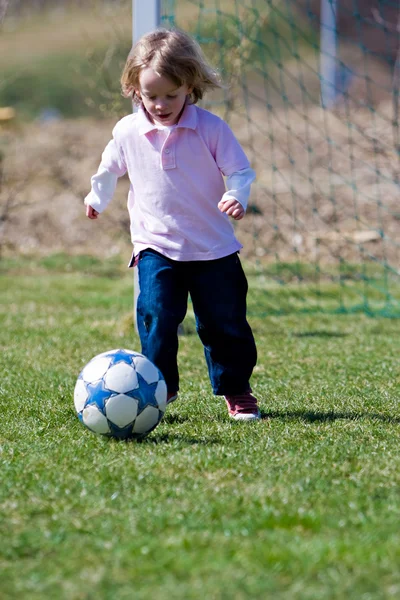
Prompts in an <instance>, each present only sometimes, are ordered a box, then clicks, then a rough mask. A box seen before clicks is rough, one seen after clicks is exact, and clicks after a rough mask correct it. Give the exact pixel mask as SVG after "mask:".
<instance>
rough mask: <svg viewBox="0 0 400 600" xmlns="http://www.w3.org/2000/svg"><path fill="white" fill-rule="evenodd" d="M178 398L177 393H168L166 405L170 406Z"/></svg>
mask: <svg viewBox="0 0 400 600" xmlns="http://www.w3.org/2000/svg"><path fill="white" fill-rule="evenodd" d="M177 397H178V392H168V394H167V404H172V402H175V400H176V399H177Z"/></svg>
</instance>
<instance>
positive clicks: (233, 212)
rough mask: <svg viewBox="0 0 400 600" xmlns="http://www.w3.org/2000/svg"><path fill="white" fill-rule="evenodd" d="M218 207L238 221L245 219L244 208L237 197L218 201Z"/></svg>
mask: <svg viewBox="0 0 400 600" xmlns="http://www.w3.org/2000/svg"><path fill="white" fill-rule="evenodd" d="M218 208H219V210H220V211H221V212H223V213H226V214H227V215H229V216H230V217H232V219H235V220H236V221H240V219H243V217H244V208H243V206H242V205H241V204H240V202H238V201H237V200H235V198H229V199H228V200H221V201H220V202H219V203H218Z"/></svg>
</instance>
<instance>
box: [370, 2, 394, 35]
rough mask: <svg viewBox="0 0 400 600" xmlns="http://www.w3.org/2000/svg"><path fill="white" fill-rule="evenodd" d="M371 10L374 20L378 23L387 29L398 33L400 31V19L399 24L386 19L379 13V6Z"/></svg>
mask: <svg viewBox="0 0 400 600" xmlns="http://www.w3.org/2000/svg"><path fill="white" fill-rule="evenodd" d="M371 12H372V16H373V17H374V21H375V22H376V23H378V25H382V26H383V27H384V28H385V29H386V30H387V31H394V32H396V33H400V19H399V20H398V23H397V25H394V24H393V23H389V22H388V21H385V20H384V19H383V18H382V17H381V15H380V14H379V11H378V9H377V8H373V9H372V10H371Z"/></svg>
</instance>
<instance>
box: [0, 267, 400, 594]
mask: <svg viewBox="0 0 400 600" xmlns="http://www.w3.org/2000/svg"><path fill="white" fill-rule="evenodd" d="M2 265H3V268H2V272H1V277H0V289H1V327H0V344H1V350H2V352H1V359H0V360H1V372H2V378H1V382H0V413H1V416H2V419H1V425H0V465H1V466H0V473H1V482H2V485H1V486H0V539H1V540H2V543H1V546H0V581H1V586H0V598H1V600H6V599H7V600H8V599H14V598H19V599H25V598H26V599H29V600H39V599H40V600H43V599H47V598H49V599H53V598H57V599H68V600H72V599H74V600H78V599H79V600H80V599H85V600H86V599H92V598H96V599H102V600H103V599H107V600H108V599H110V600H111V599H112V600H121V599H131V598H134V599H138V600H141V599H145V598H146V599H147V598H151V599H152V600H161V599H162V600H164V599H165V598H174V599H179V600H181V599H182V600H183V599H184V600H190V599H196V600H197V599H200V598H202V599H203V598H206V599H212V600H225V599H226V600H231V599H235V600H242V599H248V598H251V599H253V598H257V599H258V598H260V599H261V598H262V599H266V598H273V599H274V600H275V599H278V600H279V599H288V600H293V599H302V600H303V599H304V600H305V599H318V600H325V599H349V598H350V599H363V600H370V599H374V600H375V599H381V598H398V597H399V596H400V572H399V569H398V565H399V561H400V532H399V519H400V493H399V492H400V474H399V473H400V454H399V451H398V448H399V441H400V427H399V423H400V410H399V407H398V397H399V389H400V371H399V360H398V357H399V353H400V320H390V319H371V318H368V317H366V316H365V315H351V316H346V315H341V316H335V315H328V314H325V315H323V314H314V315H296V314H292V315H287V316H279V317H278V316H275V317H265V318H259V317H255V316H254V317H251V324H252V326H253V328H254V332H255V335H256V337H257V342H258V350H259V362H258V366H257V368H256V371H255V373H254V377H253V387H254V390H255V392H256V394H257V396H258V397H259V398H260V401H261V408H262V412H263V420H262V421H261V422H259V423H254V424H244V423H242V424H240V423H234V422H231V421H230V420H229V419H228V416H227V413H226V410H225V407H224V402H223V400H222V398H215V397H213V396H212V394H211V392H210V386H209V383H208V378H207V373H206V368H205V364H204V361H203V360H202V349H201V345H200V342H199V341H198V339H197V336H196V335H195V333H194V324H193V319H192V317H191V316H190V315H189V317H188V321H187V326H186V331H187V333H186V335H184V336H182V337H181V338H180V369H181V376H182V386H181V400H180V401H179V402H176V403H175V404H174V405H173V406H171V407H170V408H169V410H168V412H167V414H166V416H165V418H164V420H163V421H162V422H161V424H160V425H159V427H158V428H157V429H156V430H155V431H154V432H153V433H152V434H151V435H150V436H149V437H148V438H146V439H145V440H144V441H143V442H141V443H135V442H131V443H125V442H122V443H118V442H116V441H110V440H107V439H103V438H101V437H97V436H95V435H93V434H91V433H90V432H89V431H87V430H85V429H84V428H83V427H82V426H81V424H80V423H79V422H78V419H77V418H76V416H75V414H74V409H73V402H72V395H73V388H74V384H75V380H76V377H77V375H78V373H79V371H80V370H81V368H82V366H83V365H84V364H85V363H86V362H87V361H88V360H89V359H90V358H91V357H92V356H94V355H95V354H97V353H99V352H102V351H104V350H107V349H110V348H115V347H126V348H131V349H137V350H139V349H140V347H139V341H138V338H137V336H136V334H135V332H134V330H133V326H132V322H131V315H132V286H131V274H130V273H128V274H126V272H124V271H122V270H119V268H118V266H117V265H116V264H113V263H111V262H109V263H107V262H105V263H98V262H96V261H93V262H92V263H91V262H90V261H88V260H87V259H86V261H84V260H82V261H79V260H76V261H75V263H73V265H72V266H73V268H71V270H68V269H64V272H61V271H62V269H61V268H60V264H59V263H57V261H55V262H54V263H52V262H51V261H48V262H47V263H46V264H44V263H42V264H41V267H40V269H39V268H38V265H36V266H35V267H34V266H32V265H31V267H30V268H28V267H27V266H26V264H25V263H19V262H18V261H14V262H13V263H11V262H10V263H8V264H6V263H2ZM78 267H79V268H78ZM250 283H251V284H252V281H250ZM251 287H252V286H251ZM271 289H272V288H271ZM271 293H274V291H273V290H272V291H271ZM275 293H279V292H275ZM258 298H259V299H258V302H261V301H262V296H258ZM253 299H254V297H253V291H251V292H250V297H249V301H250V304H251V303H252V302H253Z"/></svg>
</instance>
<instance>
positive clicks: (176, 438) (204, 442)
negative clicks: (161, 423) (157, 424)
mask: <svg viewBox="0 0 400 600" xmlns="http://www.w3.org/2000/svg"><path fill="white" fill-rule="evenodd" d="M138 442H139V443H140V444H153V445H154V446H158V445H159V444H170V443H171V442H175V443H178V444H181V445H182V446H209V445H210V444H221V439H220V438H216V437H204V436H202V437H199V438H195V437H193V436H187V435H181V434H179V433H162V434H160V435H157V434H153V435H152V436H151V437H145V438H144V439H143V440H138Z"/></svg>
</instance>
